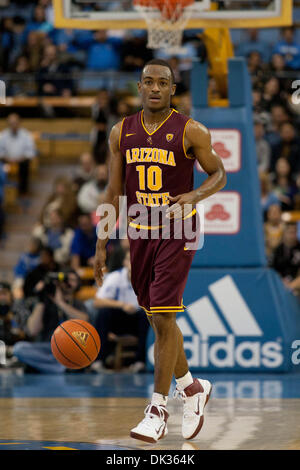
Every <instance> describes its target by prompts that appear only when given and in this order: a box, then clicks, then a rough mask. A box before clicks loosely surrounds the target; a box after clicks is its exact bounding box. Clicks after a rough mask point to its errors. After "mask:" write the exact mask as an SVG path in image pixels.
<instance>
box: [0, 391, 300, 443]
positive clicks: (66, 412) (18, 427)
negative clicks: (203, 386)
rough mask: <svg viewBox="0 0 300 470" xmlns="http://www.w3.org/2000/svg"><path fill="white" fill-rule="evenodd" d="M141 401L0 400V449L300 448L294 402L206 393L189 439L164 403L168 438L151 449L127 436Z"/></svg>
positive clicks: (176, 405)
mask: <svg viewBox="0 0 300 470" xmlns="http://www.w3.org/2000/svg"><path fill="white" fill-rule="evenodd" d="M112 392H113V391H112ZM85 395H86V394H85ZM147 403H148V398H141V397H131V398H130V397H123V398H120V397H87V396H83V397H82V398H71V397H42V398H41V397H2V398H0V416H1V426H0V449H4V448H9V447H10V448H20V449H22V446H23V448H26V443H28V442H33V443H40V446H41V448H47V445H48V448H59V446H60V443H64V445H63V448H76V443H81V446H82V445H83V444H84V443H86V444H88V443H90V444H93V445H94V447H93V448H95V449H97V448H98V449H104V448H113V449H126V448H127V449H148V450H150V449H155V450H161V449H162V450H165V449H168V450H171V449H176V450H197V449H199V450H205V449H209V450H221V449H224V450H225V449H226V450H227V449H232V450H235V449H245V450H254V449H266V450H270V449H291V450H292V449H293V450H295V449H300V399H299V398H290V399H284V398H234V397H228V398H216V397H214V396H213V395H212V397H211V400H210V402H209V404H208V405H207V408H206V414H205V422H204V426H203V428H202V431H201V433H200V434H199V436H198V437H197V438H196V439H195V440H193V441H185V440H184V439H183V438H182V437H181V432H180V431H181V430H180V427H181V416H182V412H181V410H182V406H181V403H180V402H179V401H177V400H174V399H169V404H168V410H169V413H170V418H169V421H168V428H169V434H168V436H166V437H165V438H164V439H163V440H161V441H159V443H158V444H156V445H154V446H153V445H150V444H145V443H143V442H141V441H137V440H134V439H131V438H130V437H129V431H130V429H131V428H132V427H134V426H135V425H136V424H137V423H138V422H139V421H140V420H141V419H142V418H143V411H144V408H145V406H146V405H147ZM45 441H46V443H45ZM50 441H51V442H54V443H55V446H54V447H53V445H54V444H52V447H51V445H49V444H47V442H50ZM66 442H67V443H68V442H69V443H72V444H70V445H68V444H65V443H66ZM74 443H75V444H74ZM74 445H75V447H74ZM28 448H30V447H28ZM83 448H84V447H83ZM87 448H88V447H87Z"/></svg>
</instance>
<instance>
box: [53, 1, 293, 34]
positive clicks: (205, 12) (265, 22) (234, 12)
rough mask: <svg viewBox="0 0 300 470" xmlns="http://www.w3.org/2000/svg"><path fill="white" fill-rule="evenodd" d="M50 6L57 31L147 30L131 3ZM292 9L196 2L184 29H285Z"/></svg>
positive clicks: (275, 4)
mask: <svg viewBox="0 0 300 470" xmlns="http://www.w3.org/2000/svg"><path fill="white" fill-rule="evenodd" d="M53 4H54V12H55V26H56V27H58V28H74V29H90V30H96V29H145V28H146V23H145V21H144V20H143V18H142V17H141V16H140V14H139V13H138V12H137V11H135V9H134V7H133V2H132V1H131V0H110V1H108V0H94V1H90V0H53ZM216 8H217V9H216ZM292 10H293V0H252V1H250V0H216V1H210V0H195V4H194V6H193V14H192V18H191V19H190V20H189V22H188V24H187V26H186V29H194V28H209V27H212V28H224V27H227V28H267V27H278V26H287V25H291V24H292Z"/></svg>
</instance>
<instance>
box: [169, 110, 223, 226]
mask: <svg viewBox="0 0 300 470" xmlns="http://www.w3.org/2000/svg"><path fill="white" fill-rule="evenodd" d="M184 147H185V151H186V154H187V155H188V154H192V155H193V156H194V157H195V158H196V159H197V160H198V162H199V163H200V165H201V167H202V168H203V170H204V171H205V172H206V173H207V175H208V177H207V178H206V180H205V181H204V182H203V183H202V184H201V186H199V187H198V188H196V189H194V190H193V191H190V192H189V193H184V194H178V195H177V196H175V197H172V196H170V201H171V202H172V203H173V205H172V206H171V207H170V208H169V209H168V211H167V212H172V213H173V215H174V217H175V218H177V217H181V216H182V210H183V208H184V205H185V204H192V205H195V204H197V203H198V202H200V201H202V200H203V199H206V198H207V197H209V196H211V195H212V194H214V193H216V192H217V191H220V190H221V189H222V188H224V186H225V185H226V181H227V178H226V173H225V169H224V166H223V163H222V160H221V159H220V157H219V156H218V155H217V154H216V152H215V151H214V149H213V148H212V145H211V135H210V132H209V130H208V129H207V128H206V127H205V126H203V124H200V122H197V121H194V120H193V119H191V120H190V121H189V122H188V123H187V126H186V133H185V139H184Z"/></svg>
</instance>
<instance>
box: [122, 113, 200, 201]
mask: <svg viewBox="0 0 300 470" xmlns="http://www.w3.org/2000/svg"><path fill="white" fill-rule="evenodd" d="M189 120H190V118H188V117H187V116H184V115H183V114H180V113H178V112H177V111H176V110H175V109H172V110H170V114H169V116H168V117H167V118H166V119H165V120H164V121H163V122H162V123H161V125H160V126H159V127H158V128H157V129H156V131H154V132H151V133H150V132H148V131H147V130H146V128H145V125H144V121H143V111H141V112H138V113H136V114H133V115H132V116H129V117H126V118H125V119H124V120H123V122H122V127H121V132H120V150H121V152H122V155H123V156H124V159H125V162H126V179H125V194H126V196H127V205H128V209H129V208H130V206H132V205H133V204H142V205H144V206H146V207H147V208H151V207H157V206H165V207H167V206H168V204H169V195H170V196H173V197H174V196H177V195H178V194H183V193H187V192H190V191H191V190H192V189H193V184H194V180H193V168H194V162H195V159H194V158H193V157H192V156H190V155H187V153H186V151H185V148H184V135H185V130H186V125H187V123H188V121H189Z"/></svg>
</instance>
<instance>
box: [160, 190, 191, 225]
mask: <svg viewBox="0 0 300 470" xmlns="http://www.w3.org/2000/svg"><path fill="white" fill-rule="evenodd" d="M169 200H170V202H172V203H174V204H172V205H170V206H169V207H168V209H167V210H166V217H167V218H168V219H182V218H183V217H185V216H187V215H188V214H189V213H190V212H191V211H192V210H193V206H194V205H195V203H196V201H195V197H194V194H193V192H192V191H191V192H190V193H184V194H178V196H174V197H172V196H169Z"/></svg>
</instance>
